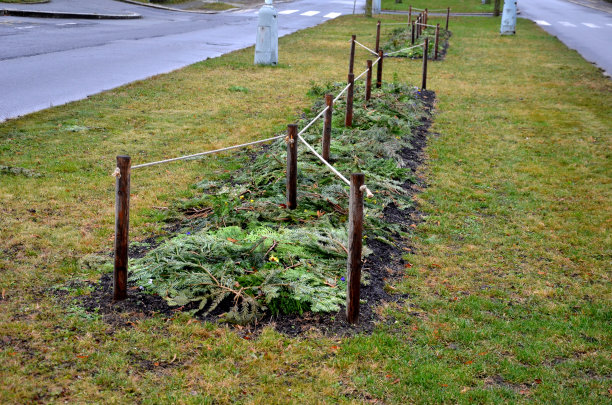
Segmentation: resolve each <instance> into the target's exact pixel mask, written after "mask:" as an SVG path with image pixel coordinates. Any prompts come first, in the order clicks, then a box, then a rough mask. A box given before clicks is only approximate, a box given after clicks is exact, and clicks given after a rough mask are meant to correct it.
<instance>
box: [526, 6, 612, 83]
mask: <svg viewBox="0 0 612 405" xmlns="http://www.w3.org/2000/svg"><path fill="white" fill-rule="evenodd" d="M518 1H519V2H518V6H519V9H520V10H521V16H522V17H526V18H529V19H531V20H533V21H535V22H536V23H537V24H538V25H540V26H541V27H542V28H543V29H545V30H546V31H547V32H549V33H551V34H552V35H555V36H557V37H558V38H559V39H560V40H561V41H562V42H563V43H565V44H566V45H567V46H568V47H570V48H572V49H575V50H577V51H578V52H579V53H580V54H581V55H582V56H583V57H584V58H585V59H586V60H588V61H590V62H594V63H595V64H597V65H598V66H599V67H601V68H602V69H603V70H605V71H606V72H608V75H610V74H612V14H609V13H606V12H605V11H599V10H595V9H592V8H588V7H584V6H580V5H577V4H574V3H570V2H568V1H565V0H518ZM518 34H519V35H520V33H518Z"/></svg>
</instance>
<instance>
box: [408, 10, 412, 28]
mask: <svg viewBox="0 0 612 405" xmlns="http://www.w3.org/2000/svg"><path fill="white" fill-rule="evenodd" d="M408 24H412V6H408Z"/></svg>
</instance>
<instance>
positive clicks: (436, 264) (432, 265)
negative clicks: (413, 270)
mask: <svg viewBox="0 0 612 405" xmlns="http://www.w3.org/2000/svg"><path fill="white" fill-rule="evenodd" d="M431 267H437V268H439V269H441V268H442V266H440V265H439V264H438V263H432V264H431Z"/></svg>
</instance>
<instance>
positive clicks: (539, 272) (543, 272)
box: [538, 271, 546, 276]
mask: <svg viewBox="0 0 612 405" xmlns="http://www.w3.org/2000/svg"><path fill="white" fill-rule="evenodd" d="M538 274H539V275H541V276H543V275H544V274H546V272H545V271H538Z"/></svg>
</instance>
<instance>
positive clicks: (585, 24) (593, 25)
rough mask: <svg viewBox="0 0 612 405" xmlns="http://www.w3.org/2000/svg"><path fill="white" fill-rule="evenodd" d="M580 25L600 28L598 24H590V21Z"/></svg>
mask: <svg viewBox="0 0 612 405" xmlns="http://www.w3.org/2000/svg"><path fill="white" fill-rule="evenodd" d="M582 25H584V26H586V27H589V28H601V27H600V26H599V25H595V24H591V23H582Z"/></svg>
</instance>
